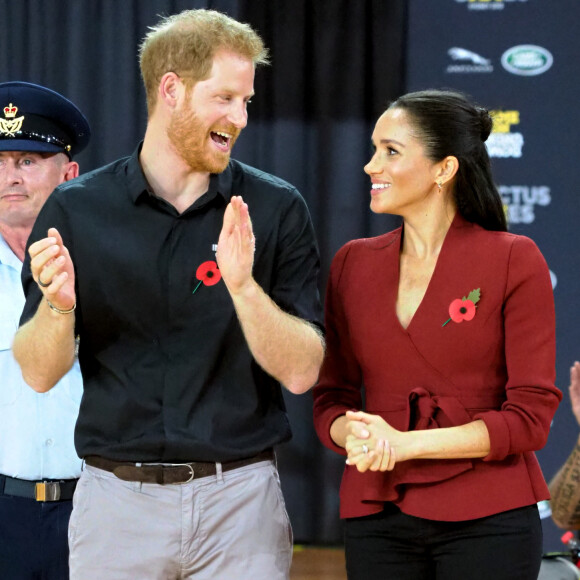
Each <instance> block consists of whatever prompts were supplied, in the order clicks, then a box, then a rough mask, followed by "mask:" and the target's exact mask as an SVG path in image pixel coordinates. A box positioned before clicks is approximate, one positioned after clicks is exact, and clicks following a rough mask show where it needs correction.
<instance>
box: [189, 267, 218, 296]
mask: <svg viewBox="0 0 580 580" xmlns="http://www.w3.org/2000/svg"><path fill="white" fill-rule="evenodd" d="M195 277H196V278H197V279H198V280H199V282H198V284H197V286H196V287H195V288H194V290H193V292H192V294H195V291H196V290H197V289H198V288H199V287H200V286H201V283H202V282H203V284H204V286H214V285H215V284H217V283H218V282H219V281H220V280H221V279H222V275H221V272H220V271H219V268H218V265H217V263H216V262H214V261H213V260H208V261H207V262H203V264H200V265H199V267H198V268H197V270H196V272H195Z"/></svg>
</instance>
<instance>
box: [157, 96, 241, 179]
mask: <svg viewBox="0 0 580 580" xmlns="http://www.w3.org/2000/svg"><path fill="white" fill-rule="evenodd" d="M216 130H218V131H224V132H226V133H229V134H230V135H232V136H233V137H232V139H231V140H230V149H229V151H231V149H232V146H233V144H234V142H235V140H236V139H237V136H238V134H239V130H238V129H237V128H235V127H232V126H229V127H227V128H219V129H216ZM209 133H210V130H208V128H207V127H206V126H204V125H203V123H202V121H201V120H200V119H199V117H198V116H197V115H196V114H195V113H194V112H193V111H192V110H191V108H190V107H183V108H182V109H181V110H180V111H176V112H175V113H174V114H173V116H172V118H171V121H170V123H169V127H168V128H167V136H168V138H169V141H170V142H171V144H172V145H173V147H174V149H175V150H176V151H177V153H178V155H179V156H180V157H181V158H182V159H183V160H184V161H185V163H187V165H188V167H189V168H190V169H191V171H199V172H204V173H205V172H209V173H221V172H222V171H224V169H225V168H226V167H227V165H228V162H229V160H230V152H229V151H228V152H221V151H219V150H218V149H217V148H213V151H212V148H211V145H210V144H208V142H207V139H208V137H209Z"/></svg>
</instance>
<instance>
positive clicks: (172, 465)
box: [164, 463, 195, 485]
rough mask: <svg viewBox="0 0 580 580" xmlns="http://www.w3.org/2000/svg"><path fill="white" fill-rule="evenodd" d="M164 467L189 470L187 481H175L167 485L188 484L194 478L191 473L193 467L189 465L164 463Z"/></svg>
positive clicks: (193, 474) (192, 472)
mask: <svg viewBox="0 0 580 580" xmlns="http://www.w3.org/2000/svg"><path fill="white" fill-rule="evenodd" d="M164 465H165V467H187V468H188V469H189V471H190V472H191V475H190V476H189V479H187V480H185V481H176V482H174V483H170V484H169V485H183V484H184V483H189V482H190V481H193V478H194V477H195V473H194V471H193V465H191V464H189V463H165V464H164Z"/></svg>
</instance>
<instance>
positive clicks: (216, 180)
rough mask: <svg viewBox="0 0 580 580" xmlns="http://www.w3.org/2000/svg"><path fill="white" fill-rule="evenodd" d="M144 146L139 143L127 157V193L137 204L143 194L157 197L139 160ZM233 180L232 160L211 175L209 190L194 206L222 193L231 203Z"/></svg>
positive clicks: (225, 199)
mask: <svg viewBox="0 0 580 580" xmlns="http://www.w3.org/2000/svg"><path fill="white" fill-rule="evenodd" d="M142 147H143V141H141V143H139V145H138V146H137V148H136V149H135V151H134V152H133V154H132V155H131V157H129V158H128V159H127V166H126V173H127V193H128V194H129V196H130V197H131V199H132V200H133V203H135V204H137V202H138V201H139V199H140V198H141V197H142V196H143V195H148V196H154V197H157V196H156V195H155V193H154V192H153V191H152V190H151V188H150V186H149V183H147V179H146V177H145V174H144V173H143V168H142V167H141V163H140V161H139V155H140V153H141V149H142ZM232 182H233V173H232V167H231V162H230V163H228V165H227V167H226V168H225V170H224V171H223V172H222V173H212V174H211V175H210V177H209V187H208V190H207V192H206V193H205V194H204V195H202V196H201V197H200V198H199V199H198V200H197V201H196V202H195V203H194V204H193V206H192V208H197V207H200V206H202V205H206V203H209V202H210V201H211V200H213V199H214V198H215V197H216V196H217V195H220V196H221V197H222V198H223V200H224V201H225V202H226V203H229V201H230V199H231V197H232Z"/></svg>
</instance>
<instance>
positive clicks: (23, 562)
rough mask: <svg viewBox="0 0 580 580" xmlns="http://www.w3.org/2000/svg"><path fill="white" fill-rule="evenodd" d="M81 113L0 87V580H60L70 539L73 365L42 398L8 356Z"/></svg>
mask: <svg viewBox="0 0 580 580" xmlns="http://www.w3.org/2000/svg"><path fill="white" fill-rule="evenodd" d="M89 137H90V129H89V126H88V123H87V121H86V119H85V117H84V116H83V114H82V113H81V112H80V111H79V109H78V108H77V107H76V106H75V105H74V104H73V103H71V102H70V101H69V100H67V99H65V98H64V97H63V96H61V95H60V94H58V93H56V92H54V91H51V90H50V89H47V88H44V87H41V86H38V85H34V84H30V83H25V82H7V83H2V84H0V578H1V579H5V580H33V579H37V578H39V579H40V578H42V580H63V579H66V578H68V577H69V574H68V543H67V530H68V521H69V517H70V513H71V510H72V496H73V492H74V489H75V486H76V483H77V479H78V477H79V475H80V471H81V460H80V459H79V457H78V456H77V454H76V452H75V449H74V441H73V432H74V425H75V422H76V419H77V415H78V408H79V402H80V399H81V395H82V381H81V375H80V370H79V366H78V363H76V362H75V363H74V365H73V367H72V369H71V370H70V372H69V373H68V374H66V375H65V376H64V377H63V378H62V379H61V380H60V381H59V382H58V384H57V385H56V386H55V388H54V389H53V390H52V391H51V392H50V393H46V394H42V393H36V392H35V391H33V390H32V389H31V388H30V387H29V386H28V385H27V384H26V383H25V382H24V380H23V378H22V374H21V372H20V368H19V367H18V364H17V363H16V361H15V360H14V357H13V355H12V351H11V346H12V340H13V338H14V334H15V332H16V330H17V329H18V321H19V319H20V315H21V313H22V308H23V306H24V292H23V290H22V283H21V279H20V274H21V270H22V262H23V260H24V255H25V246H26V242H27V240H28V236H29V235H30V232H31V230H32V226H33V225H34V222H35V220H36V217H37V215H38V213H39V211H40V209H41V207H42V206H43V204H44V202H45V201H46V199H47V198H48V197H49V195H50V194H51V193H52V191H53V190H54V188H55V187H56V186H57V185H59V184H60V183H63V182H64V181H69V180H71V179H73V178H74V177H76V176H77V175H78V173H79V166H78V164H77V163H76V162H75V161H73V160H72V157H73V155H75V154H77V153H79V152H80V151H81V150H82V149H84V147H85V146H86V145H87V143H88V141H89Z"/></svg>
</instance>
